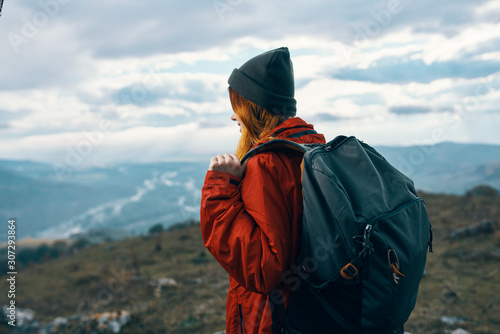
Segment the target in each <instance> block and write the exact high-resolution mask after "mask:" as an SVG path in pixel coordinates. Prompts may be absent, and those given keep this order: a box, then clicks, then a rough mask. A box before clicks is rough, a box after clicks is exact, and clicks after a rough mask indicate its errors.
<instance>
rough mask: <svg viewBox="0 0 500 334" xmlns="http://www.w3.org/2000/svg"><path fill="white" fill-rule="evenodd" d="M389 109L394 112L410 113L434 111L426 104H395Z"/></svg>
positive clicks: (400, 113)
mask: <svg viewBox="0 0 500 334" xmlns="http://www.w3.org/2000/svg"><path fill="white" fill-rule="evenodd" d="M389 111H390V112H391V113H393V114H398V115H409V114H425V113H429V112H431V111H432V109H431V108H429V107H424V106H394V107H390V108H389Z"/></svg>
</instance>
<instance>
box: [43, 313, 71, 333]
mask: <svg viewBox="0 0 500 334" xmlns="http://www.w3.org/2000/svg"><path fill="white" fill-rule="evenodd" d="M68 325H69V321H68V319H67V318H63V317H57V318H55V319H54V320H52V321H51V322H49V323H48V324H47V325H45V326H44V327H43V328H42V330H41V331H40V334H50V333H58V332H59V330H60V329H62V328H65V327H67V326H68Z"/></svg>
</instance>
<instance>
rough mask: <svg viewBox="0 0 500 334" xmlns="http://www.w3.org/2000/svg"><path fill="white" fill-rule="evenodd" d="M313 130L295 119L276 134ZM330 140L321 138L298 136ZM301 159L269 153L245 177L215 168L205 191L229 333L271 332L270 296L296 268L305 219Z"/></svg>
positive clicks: (205, 218) (205, 222) (208, 236)
mask: <svg viewBox="0 0 500 334" xmlns="http://www.w3.org/2000/svg"><path fill="white" fill-rule="evenodd" d="M312 129H313V126H312V125H310V124H307V123H306V122H304V121H303V120H302V119H300V118H297V117H295V118H291V119H288V120H286V121H285V122H283V123H281V124H280V125H279V126H277V127H276V128H275V129H274V130H273V135H274V136H275V137H276V138H287V137H288V136H290V135H293V134H297V133H299V132H303V131H307V130H312ZM289 140H293V141H295V142H299V143H325V138H324V136H323V135H321V134H306V135H304V136H302V137H299V138H291V139H289ZM300 163H301V158H300V157H298V156H297V155H294V154H293V153H290V152H285V151H282V152H264V153H260V154H258V155H256V156H255V157H253V158H251V159H250V160H249V161H248V164H247V169H246V174H245V176H244V178H243V179H239V178H237V177H235V176H234V175H231V174H229V173H226V172H215V171H208V172H207V175H206V178H205V184H204V186H203V189H202V199H201V231H202V236H203V241H204V243H205V246H206V247H207V248H208V249H209V250H210V252H211V253H212V255H213V256H214V257H215V258H216V259H217V261H218V262H219V263H220V264H221V265H222V266H223V267H224V269H225V270H226V271H227V272H228V273H229V275H230V286H229V294H228V297H227V304H226V313H227V318H226V333H227V334H232V333H261V334H262V333H266V334H268V333H272V319H271V311H270V307H269V304H268V302H267V298H268V294H269V293H270V292H271V291H272V290H274V289H275V288H277V287H280V289H281V290H282V291H284V292H285V299H286V295H287V292H286V291H287V289H286V286H285V285H284V284H283V283H282V277H283V274H284V272H285V271H286V270H287V269H289V267H290V266H291V265H292V264H293V260H294V258H295V256H296V253H297V249H298V247H297V246H298V241H299V232H300V226H301V221H302V188H301V171H300Z"/></svg>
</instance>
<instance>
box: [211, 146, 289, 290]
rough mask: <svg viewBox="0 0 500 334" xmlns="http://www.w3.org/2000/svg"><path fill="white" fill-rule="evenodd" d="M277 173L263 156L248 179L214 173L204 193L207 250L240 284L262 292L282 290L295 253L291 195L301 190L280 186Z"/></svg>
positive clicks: (251, 166) (256, 159) (252, 166)
mask: <svg viewBox="0 0 500 334" xmlns="http://www.w3.org/2000/svg"><path fill="white" fill-rule="evenodd" d="M283 170H284V171H285V174H286V172H288V173H292V171H291V169H286V168H285V169H283ZM278 174H279V173H278V172H277V169H276V165H275V164H273V163H271V162H270V156H268V155H265V154H261V155H259V156H256V157H254V158H252V159H251V160H250V161H249V162H248V165H247V170H246V175H245V177H244V179H243V180H240V179H238V178H236V177H234V176H232V175H231V174H228V173H224V172H213V171H209V172H208V173H207V176H206V178H205V184H204V186H203V189H202V201H201V228H202V236H203V241H204V243H205V246H206V247H207V248H208V249H209V251H210V252H211V253H212V255H213V256H214V257H215V258H216V259H217V261H218V262H219V263H220V264H221V265H222V266H223V267H224V269H225V270H226V271H227V272H228V273H229V274H230V275H231V276H232V277H233V278H234V279H235V280H236V281H237V282H238V283H240V284H241V285H242V286H243V287H245V288H246V289H247V290H251V291H254V292H258V293H269V292H271V291H272V290H273V289H275V288H276V287H278V286H279V284H280V282H281V280H282V276H283V272H284V271H285V270H286V269H288V265H289V262H290V256H291V255H290V254H291V251H292V245H291V242H292V241H291V239H292V237H291V234H292V232H291V226H290V225H291V219H292V213H291V208H290V206H291V205H290V203H289V202H290V198H288V197H289V196H288V195H286V194H287V193H289V192H290V191H294V190H295V191H296V189H287V188H290V187H292V188H294V187H295V188H296V185H295V186H294V184H293V182H285V183H283V182H280V180H279V179H278ZM281 174H283V173H281ZM280 176H281V179H282V180H292V179H293V177H292V176H291V175H289V176H287V175H280ZM239 181H242V185H241V187H240V188H239V187H238V186H237V184H238V183H239Z"/></svg>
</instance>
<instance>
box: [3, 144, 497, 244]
mask: <svg viewBox="0 0 500 334" xmlns="http://www.w3.org/2000/svg"><path fill="white" fill-rule="evenodd" d="M375 148H376V149H377V150H378V151H379V152H380V153H381V154H382V155H384V156H385V157H386V159H387V160H388V161H389V162H391V163H392V164H393V165H394V166H395V167H396V168H398V169H399V170H401V171H402V172H403V173H405V174H407V175H408V176H410V177H411V178H412V179H413V180H414V182H415V186H416V188H417V189H418V190H421V191H425V192H431V193H446V194H463V193H465V192H466V191H467V190H468V189H471V188H472V187H474V186H476V185H479V184H487V185H490V186H492V187H494V188H496V189H500V146H496V145H484V144H457V143H440V144H436V145H430V146H411V147H387V146H379V147H377V146H376V147H375ZM207 165H208V163H207V162H206V161H203V162H193V161H191V162H156V163H146V164H133V163H128V164H120V165H116V166H107V167H89V168H84V169H71V170H70V171H69V172H67V173H65V174H64V177H63V178H62V179H61V178H60V177H59V176H60V175H58V174H57V171H56V170H55V169H54V167H53V166H52V165H51V164H48V163H41V162H34V161H14V160H0V221H4V222H5V224H3V226H4V227H2V228H1V229H0V236H1V235H4V236H6V233H7V220H8V219H10V218H15V219H16V226H17V228H16V237H17V238H18V239H22V238H26V237H34V238H43V239H59V238H69V237H75V236H78V235H81V234H85V233H87V232H89V231H95V230H103V231H104V230H107V231H112V232H111V233H110V234H109V235H108V236H109V237H110V238H114V237H116V238H118V236H123V235H138V234H142V233H144V232H146V231H147V230H148V229H149V228H150V227H151V226H152V225H155V224H157V223H162V224H163V225H164V226H165V227H168V226H170V225H172V224H175V223H178V222H181V221H186V220H192V219H195V220H197V219H198V218H199V203H200V198H201V193H200V191H201V187H202V185H203V180H204V176H205V173H206V168H207ZM2 240H7V238H6V237H3V238H2Z"/></svg>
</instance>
